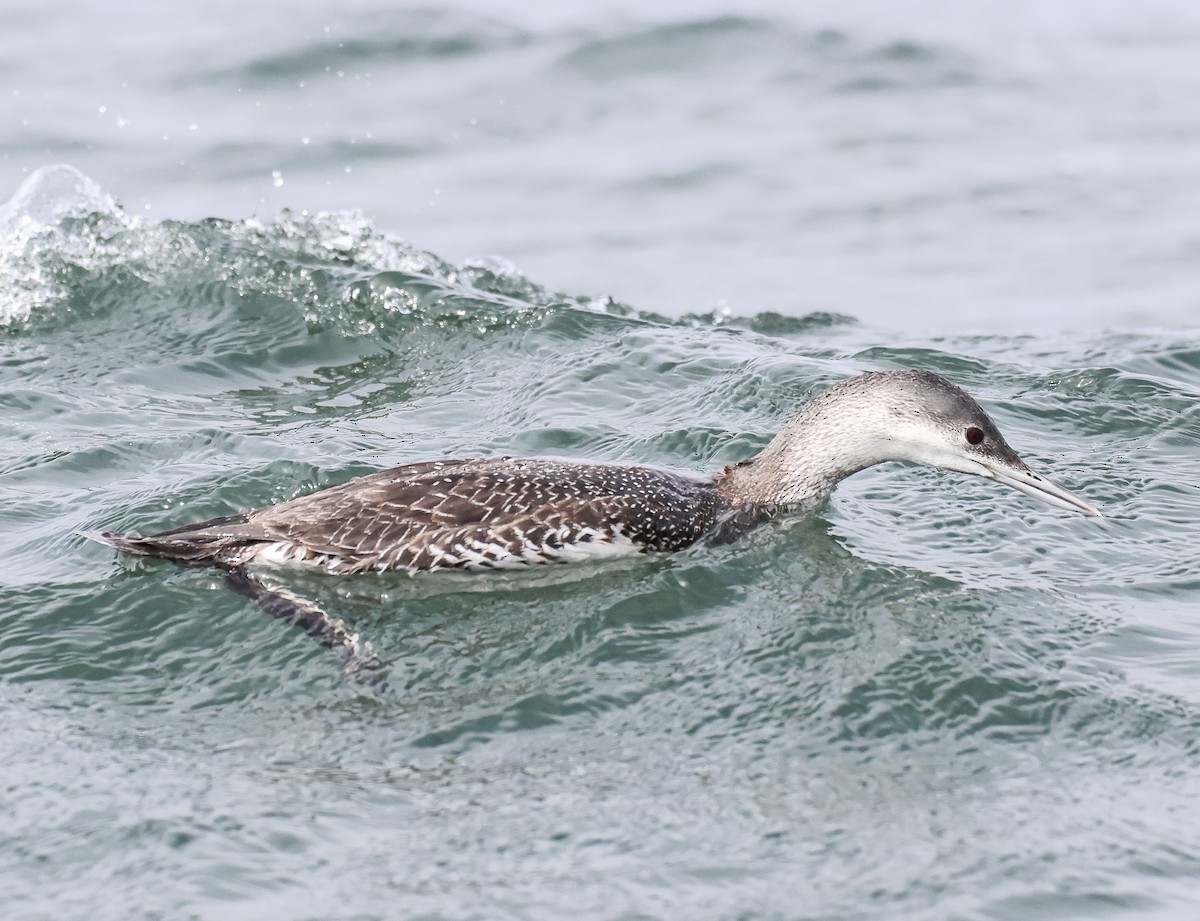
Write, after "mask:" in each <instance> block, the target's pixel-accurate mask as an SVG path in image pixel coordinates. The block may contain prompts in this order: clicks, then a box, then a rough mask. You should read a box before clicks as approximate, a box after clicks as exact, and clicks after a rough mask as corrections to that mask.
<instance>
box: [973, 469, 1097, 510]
mask: <svg viewBox="0 0 1200 921" xmlns="http://www.w3.org/2000/svg"><path fill="white" fill-rule="evenodd" d="M988 472H989V473H990V474H991V478H992V479H993V480H995V481H996V482H997V483H1003V484H1004V485H1005V486H1011V487H1012V488H1013V489H1015V490H1017V492H1023V493H1025V495H1027V496H1032V497H1033V498H1035V499H1041V500H1042V501H1043V502H1045V503H1046V504H1047V505H1053V506H1054V507H1055V508H1061V509H1065V510H1066V511H1068V512H1078V513H1079V514H1080V515H1087V516H1088V517H1089V518H1099V517H1100V509H1098V508H1096V506H1094V505H1092V503H1090V502H1088V501H1086V500H1085V499H1081V498H1079V496H1077V495H1075V494H1074V493H1073V492H1068V491H1067V490H1065V489H1063V488H1062V487H1061V486H1058V485H1057V484H1055V483H1051V482H1050V481H1049V480H1047V479H1046V478H1045V477H1044V476H1039V475H1038V474H1036V473H1034V472H1033V471H1032V470H1028V469H1026V470H1012V469H1006V470H994V469H992V470H989V471H988Z"/></svg>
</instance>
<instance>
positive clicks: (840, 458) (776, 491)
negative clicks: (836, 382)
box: [714, 397, 888, 507]
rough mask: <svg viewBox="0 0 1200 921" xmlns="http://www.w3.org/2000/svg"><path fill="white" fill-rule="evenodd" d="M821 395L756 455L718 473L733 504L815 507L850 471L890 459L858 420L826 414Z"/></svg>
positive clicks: (718, 482) (720, 485) (719, 484)
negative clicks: (883, 453) (865, 431)
mask: <svg viewBox="0 0 1200 921" xmlns="http://www.w3.org/2000/svg"><path fill="white" fill-rule="evenodd" d="M826 402H827V401H826V400H822V399H821V398H820V397H818V398H817V399H816V400H814V401H812V402H811V403H808V404H807V405H805V406H804V407H803V408H802V409H801V410H800V412H799V413H797V414H796V415H795V416H794V417H793V418H792V419H791V420H790V421H789V422H788V423H787V425H785V426H784V427H783V428H782V429H781V430H780V432H779V434H778V435H776V436H775V438H774V439H773V440H772V441H771V443H770V444H768V445H767V446H766V447H765V448H764V449H763V450H762V452H761V453H759V454H758V455H757V456H755V457H753V458H750V459H749V460H744V461H742V462H741V463H737V464H730V465H729V466H728V467H726V468H725V469H724V470H722V471H721V472H720V473H718V474H717V476H716V477H715V478H714V481H715V483H716V485H717V489H718V490H719V491H720V492H721V494H722V496H723V497H724V498H725V500H726V501H727V502H728V503H729V504H730V505H732V506H735V507H739V506H743V505H759V506H771V507H779V506H782V507H797V506H799V507H813V506H816V505H819V504H820V503H821V502H823V501H825V499H826V498H828V496H829V494H830V493H831V492H833V489H834V487H835V486H837V484H838V483H839V482H841V481H842V480H844V479H845V478H846V477H848V476H850V475H851V474H854V473H857V472H858V471H860V470H863V469H865V468H867V467H870V466H872V465H873V464H877V463H879V462H880V461H882V460H886V459H888V458H886V457H884V456H881V454H880V450H879V448H880V445H879V444H877V443H876V442H877V441H878V439H876V438H873V437H872V436H871V435H869V434H864V427H863V426H862V425H861V424H859V423H861V422H863V421H865V420H848V419H846V418H844V417H843V416H839V415H837V414H835V413H832V412H828V411H827V410H828V409H829V407H828V406H826V405H825V404H826Z"/></svg>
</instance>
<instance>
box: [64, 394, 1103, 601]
mask: <svg viewBox="0 0 1200 921" xmlns="http://www.w3.org/2000/svg"><path fill="white" fill-rule="evenodd" d="M887 461H907V462H913V463H919V464H927V465H929V466H933V467H940V468H942V469H945V470H952V471H956V472H958V473H965V474H970V475H974V476H980V477H984V478H986V479H990V480H995V481H996V482H997V483H1001V484H1003V485H1005V486H1009V487H1011V488H1013V489H1016V490H1018V491H1020V492H1022V493H1025V494H1026V495H1029V496H1032V497H1033V498H1036V499H1040V500H1041V501H1043V502H1046V503H1048V504H1050V505H1052V506H1055V507H1056V508H1059V509H1064V510H1067V511H1072V512H1078V513H1079V514H1082V515H1087V516H1098V515H1099V514H1100V512H1099V510H1098V509H1097V508H1096V507H1095V506H1094V505H1092V504H1091V503H1089V502H1087V501H1085V500H1084V499H1081V498H1079V497H1078V496H1076V495H1074V494H1072V493H1070V492H1068V491H1067V490H1065V489H1063V488H1062V487H1060V486H1057V485H1055V484H1054V483H1052V482H1051V481H1049V480H1047V479H1046V478H1045V477H1042V476H1040V475H1039V474H1037V473H1034V472H1033V470H1031V469H1030V468H1029V466H1028V465H1027V464H1026V463H1025V462H1024V461H1022V460H1021V458H1020V457H1019V456H1018V455H1017V453H1016V452H1015V451H1013V449H1012V448H1010V447H1009V446H1008V444H1007V442H1005V440H1004V437H1003V436H1002V435H1001V434H1000V432H999V430H998V429H997V428H996V425H995V423H993V422H992V420H991V418H990V417H989V416H988V415H987V413H986V412H984V410H983V409H982V408H981V407H980V406H979V404H978V403H976V402H975V400H974V399H972V398H971V397H970V396H969V395H968V394H967V393H966V392H965V391H964V390H962V389H961V388H959V387H958V386H956V385H955V384H952V383H951V382H950V381H948V380H946V379H945V378H944V377H941V376H940V375H937V374H934V373H932V372H929V371H920V370H900V371H873V372H868V373H866V374H861V375H859V376H857V377H852V378H848V379H846V380H843V381H841V382H839V383H836V384H834V385H833V386H831V387H829V388H828V389H827V390H825V391H824V392H822V393H820V394H819V395H818V396H816V397H815V398H813V399H812V400H810V401H809V402H808V403H806V404H804V405H803V406H802V407H801V408H800V410H799V412H797V413H796V415H795V416H793V417H792V419H791V420H790V421H788V422H787V424H786V425H784V427H783V428H782V430H780V432H779V434H778V435H777V436H776V437H775V439H774V440H773V441H771V442H770V443H769V444H768V445H767V446H766V448H765V449H763V451H762V452H761V453H760V454H758V455H757V456H756V457H753V458H750V459H748V460H744V461H741V462H740V463H735V464H731V465H729V466H727V467H725V468H724V469H723V470H721V471H720V472H718V473H717V474H716V475H715V476H713V477H711V478H709V479H701V478H697V477H693V476H686V475H682V474H678V473H671V472H667V471H664V470H659V469H656V468H651V467H642V466H626V465H613V464H599V463H585V462H570V461H563V460H523V459H514V458H507V457H500V458H486V459H474V460H441V461H425V462H421V463H412V464H405V465H403V466H400V467H394V468H392V469H390V470H383V471H379V472H377V473H372V474H369V475H367V476H362V477H358V478H357V479H353V480H350V481H348V482H346V483H343V484H342V485H340V486H333V487H331V488H328V489H324V490H321V491H319V492H315V493H311V494H309V495H306V496H302V497H300V498H297V499H292V500H291V501H288V502H283V503H280V504H278V505H272V506H268V507H266V508H260V509H257V510H254V511H250V512H245V513H243V514H239V515H229V516H225V517H221V518H214V519H211V520H209V521H203V522H200V523H198V524H191V525H185V526H183V527H179V528H174V529H172V530H169V531H162V532H160V533H157V534H151V535H148V536H145V537H143V536H141V535H139V534H136V533H133V534H122V533H118V532H114V531H105V532H100V533H96V532H84V536H86V537H89V538H91V539H93V540H97V541H99V542H101V543H104V544H107V545H108V546H110V547H113V548H115V549H117V550H120V551H122V552H125V553H130V554H137V555H142V556H152V557H162V558H165V559H168V560H173V561H175V562H177V563H183V564H188V565H200V566H215V567H219V568H220V569H223V570H225V571H226V572H229V573H235V574H236V577H235V578H234V579H232V580H231V583H230V584H231V587H233V588H234V589H235V590H237V591H241V592H243V594H249V595H250V596H251V597H254V595H253V585H254V584H255V583H253V582H250V583H247V577H246V576H245V573H244V567H246V566H248V565H250V564H261V563H289V562H306V563H316V564H319V565H320V566H322V567H323V568H324V569H325V570H327V571H328V572H330V573H335V574H344V573H357V572H368V571H374V572H385V571H403V572H409V573H418V572H432V571H437V570H466V571H480V570H496V569H512V568H520V567H526V566H530V565H533V564H540V563H568V562H574V561H579V560H587V559H597V558H602V557H609V556H618V555H624V554H633V553H639V552H643V553H644V552H657V551H673V550H679V549H682V548H684V547H687V546H689V545H691V544H694V543H696V542H697V541H699V540H701V539H702V538H707V539H710V540H716V541H723V540H729V539H732V538H734V537H736V536H738V535H739V534H740V533H742V532H744V531H746V530H748V529H750V528H752V527H754V526H755V525H756V524H758V523H760V522H762V521H765V520H767V519H769V518H772V517H775V516H776V515H779V514H781V513H783V512H787V511H789V510H801V511H804V510H809V509H813V508H815V507H817V506H818V505H819V504H820V503H822V502H823V501H824V500H825V499H826V498H828V496H829V495H830V493H831V492H832V491H833V489H834V487H835V486H836V485H837V484H838V483H839V482H840V481H841V480H843V479H845V478H846V477H848V476H850V475H851V474H854V473H857V472H858V471H860V470H864V469H866V468H867V467H871V466H874V465H876V464H880V463H884V462H887ZM248 585H249V590H248ZM256 600H259V601H260V603H261V599H256Z"/></svg>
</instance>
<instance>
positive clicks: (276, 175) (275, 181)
mask: <svg viewBox="0 0 1200 921" xmlns="http://www.w3.org/2000/svg"><path fill="white" fill-rule="evenodd" d="M271 185H273V186H275V188H277V189H278V188H282V186H283V173H281V172H279V170H277V169H273V170H271Z"/></svg>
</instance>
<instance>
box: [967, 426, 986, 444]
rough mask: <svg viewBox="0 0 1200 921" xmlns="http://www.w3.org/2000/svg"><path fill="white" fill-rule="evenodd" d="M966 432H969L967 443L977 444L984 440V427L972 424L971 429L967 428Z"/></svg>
mask: <svg viewBox="0 0 1200 921" xmlns="http://www.w3.org/2000/svg"><path fill="white" fill-rule="evenodd" d="M966 434H967V444H970V445H977V444H979V443H980V442H981V441H983V429H981V428H977V427H976V426H974V425H973V426H971V427H970V428H969V429H967V432H966Z"/></svg>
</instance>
